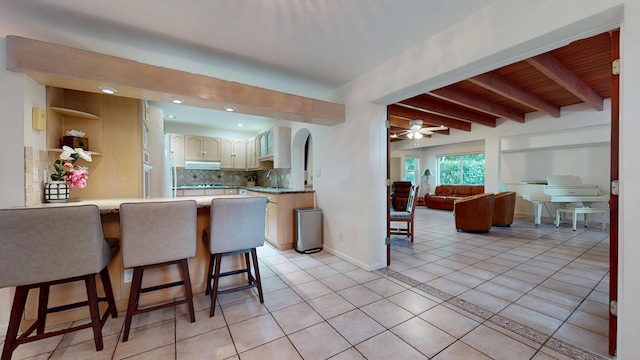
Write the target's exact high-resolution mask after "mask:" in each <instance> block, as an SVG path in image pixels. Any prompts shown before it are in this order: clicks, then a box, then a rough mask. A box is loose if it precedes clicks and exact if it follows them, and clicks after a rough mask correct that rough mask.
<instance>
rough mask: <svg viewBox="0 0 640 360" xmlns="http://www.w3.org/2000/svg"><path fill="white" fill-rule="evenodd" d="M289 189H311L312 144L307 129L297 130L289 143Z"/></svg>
mask: <svg viewBox="0 0 640 360" xmlns="http://www.w3.org/2000/svg"><path fill="white" fill-rule="evenodd" d="M291 187H292V188H294V189H303V188H313V142H312V136H311V132H310V131H309V129H307V128H302V129H300V130H298V131H297V132H296V133H295V135H294V136H293V141H292V143H291Z"/></svg>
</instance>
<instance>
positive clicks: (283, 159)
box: [257, 126, 291, 169]
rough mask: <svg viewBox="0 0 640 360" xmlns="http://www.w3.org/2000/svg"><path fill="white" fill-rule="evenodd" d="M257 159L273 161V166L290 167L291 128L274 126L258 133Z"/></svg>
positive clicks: (279, 167)
mask: <svg viewBox="0 0 640 360" xmlns="http://www.w3.org/2000/svg"><path fill="white" fill-rule="evenodd" d="M257 141H258V144H259V151H258V154H259V161H260V162H273V166H272V167H273V168H278V169H288V168H290V167H291V128H289V127H285V126H275V127H273V128H271V129H269V130H267V131H265V132H263V133H262V134H260V135H258V140H257Z"/></svg>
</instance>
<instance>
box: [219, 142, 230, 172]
mask: <svg viewBox="0 0 640 360" xmlns="http://www.w3.org/2000/svg"><path fill="white" fill-rule="evenodd" d="M220 167H221V168H223V169H232V168H233V140H231V139H220Z"/></svg>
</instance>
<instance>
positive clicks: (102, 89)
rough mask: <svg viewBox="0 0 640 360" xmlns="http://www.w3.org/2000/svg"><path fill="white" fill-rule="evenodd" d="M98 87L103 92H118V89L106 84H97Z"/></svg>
mask: <svg viewBox="0 0 640 360" xmlns="http://www.w3.org/2000/svg"><path fill="white" fill-rule="evenodd" d="M98 89H100V91H102V92H103V93H105V94H115V93H117V92H118V90H116V89H114V88H112V87H108V86H98Z"/></svg>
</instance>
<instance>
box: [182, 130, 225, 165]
mask: <svg viewBox="0 0 640 360" xmlns="http://www.w3.org/2000/svg"><path fill="white" fill-rule="evenodd" d="M184 159H185V160H189V161H220V139H219V138H215V137H208V136H196V135H185V147H184Z"/></svg>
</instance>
